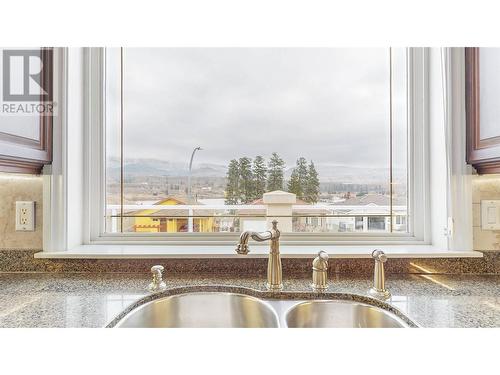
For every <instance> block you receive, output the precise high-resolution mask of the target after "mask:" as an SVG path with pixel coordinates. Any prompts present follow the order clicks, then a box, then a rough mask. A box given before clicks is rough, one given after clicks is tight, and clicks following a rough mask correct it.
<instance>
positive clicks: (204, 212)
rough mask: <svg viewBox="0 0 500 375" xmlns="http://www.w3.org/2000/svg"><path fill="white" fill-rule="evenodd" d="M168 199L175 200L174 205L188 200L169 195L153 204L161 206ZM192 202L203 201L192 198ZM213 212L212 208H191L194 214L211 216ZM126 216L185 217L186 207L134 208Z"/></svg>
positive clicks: (180, 204)
mask: <svg viewBox="0 0 500 375" xmlns="http://www.w3.org/2000/svg"><path fill="white" fill-rule="evenodd" d="M168 201H175V202H177V204H175V205H179V206H182V205H185V204H187V203H186V202H187V201H188V199H187V197H181V196H175V195H171V196H168V197H166V198H163V199H161V200H159V201H157V202H155V203H153V205H158V206H161V205H163V204H164V203H165V202H168ZM192 204H197V205H203V203H201V202H198V201H197V200H193V203H192ZM214 213H215V211H214V210H210V209H207V210H193V215H194V216H213V215H214ZM126 215H127V216H133V215H147V216H148V217H158V216H168V217H186V215H187V208H181V207H179V209H178V210H161V209H158V210H152V209H147V208H146V209H143V210H136V211H131V212H127V213H126Z"/></svg>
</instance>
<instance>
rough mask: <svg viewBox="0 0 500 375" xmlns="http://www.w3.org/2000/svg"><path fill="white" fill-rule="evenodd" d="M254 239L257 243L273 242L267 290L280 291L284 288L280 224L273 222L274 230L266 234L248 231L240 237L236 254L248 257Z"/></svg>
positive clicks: (270, 250) (270, 251) (268, 267)
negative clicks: (249, 246) (249, 242)
mask: <svg viewBox="0 0 500 375" xmlns="http://www.w3.org/2000/svg"><path fill="white" fill-rule="evenodd" d="M250 238H252V239H254V240H255V241H258V242H262V241H271V246H270V249H269V261H268V264H267V288H268V289H269V290H271V291H280V290H281V289H282V288H283V283H282V281H281V279H282V272H281V257H280V250H279V249H280V245H279V241H280V231H279V230H278V222H277V221H276V220H273V228H272V229H271V230H268V231H265V232H254V231H251V230H247V231H245V232H243V233H241V235H240V242H239V243H238V246H236V252H237V253H238V254H241V255H246V254H248V252H249V248H248V240H249V239H250Z"/></svg>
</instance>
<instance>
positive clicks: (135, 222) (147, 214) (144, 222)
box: [124, 196, 214, 233]
mask: <svg viewBox="0 0 500 375" xmlns="http://www.w3.org/2000/svg"><path fill="white" fill-rule="evenodd" d="M186 204H187V199H186V198H183V197H177V196H169V197H167V198H164V199H162V200H160V201H158V202H156V203H154V205H158V206H180V207H179V209H168V210H162V209H158V210H154V209H144V210H138V211H134V212H130V213H127V216H130V218H129V219H128V223H126V224H125V225H124V226H126V227H128V231H130V232H147V233H155V232H163V233H178V232H188V215H189V210H188V209H187V208H183V207H182V206H183V205H186ZM193 204H196V205H200V204H201V203H200V202H197V201H195V202H193ZM192 215H193V216H202V215H207V217H195V218H193V232H203V233H209V232H213V231H214V218H213V217H209V216H212V212H207V210H199V209H198V210H193V212H192Z"/></svg>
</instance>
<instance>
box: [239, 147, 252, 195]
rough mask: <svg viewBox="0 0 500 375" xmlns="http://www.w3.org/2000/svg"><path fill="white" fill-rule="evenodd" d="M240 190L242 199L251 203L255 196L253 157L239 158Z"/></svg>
mask: <svg viewBox="0 0 500 375" xmlns="http://www.w3.org/2000/svg"><path fill="white" fill-rule="evenodd" d="M238 164H239V171H240V174H239V176H240V180H239V188H240V189H239V192H240V195H239V197H240V201H241V202H243V203H249V202H251V201H252V198H253V173H252V159H250V158H248V157H246V156H245V157H243V158H240V160H239V163H238Z"/></svg>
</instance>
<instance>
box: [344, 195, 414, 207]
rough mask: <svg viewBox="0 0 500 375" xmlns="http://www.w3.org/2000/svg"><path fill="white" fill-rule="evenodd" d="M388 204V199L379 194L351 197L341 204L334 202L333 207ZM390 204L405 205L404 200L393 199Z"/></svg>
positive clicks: (400, 198)
mask: <svg viewBox="0 0 500 375" xmlns="http://www.w3.org/2000/svg"><path fill="white" fill-rule="evenodd" d="M390 204H391V200H390V197H389V196H388V195H380V194H366V195H362V196H359V197H352V198H349V199H346V200H345V201H342V202H335V206H367V205H374V206H389V205H390ZM392 204H393V205H395V206H404V205H406V199H404V198H402V197H393V200H392Z"/></svg>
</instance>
